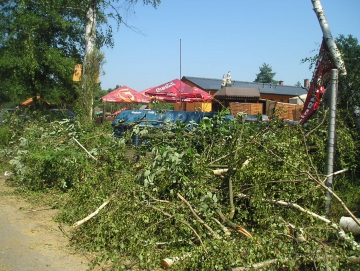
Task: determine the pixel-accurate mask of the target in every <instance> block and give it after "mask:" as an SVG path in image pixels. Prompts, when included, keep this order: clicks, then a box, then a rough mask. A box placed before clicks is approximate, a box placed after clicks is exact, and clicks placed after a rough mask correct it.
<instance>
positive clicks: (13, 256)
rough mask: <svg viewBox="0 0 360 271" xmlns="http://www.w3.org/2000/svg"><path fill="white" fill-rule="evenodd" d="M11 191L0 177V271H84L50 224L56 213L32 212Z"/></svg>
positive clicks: (79, 259)
mask: <svg viewBox="0 0 360 271" xmlns="http://www.w3.org/2000/svg"><path fill="white" fill-rule="evenodd" d="M11 191H12V189H11V188H10V187H7V186H6V185H5V178H4V177H0V271H32V270H34V271H35V270H36V271H43V270H51V271H58V270H59V271H60V270H61V271H64V270H71V271H85V270H87V268H88V262H89V260H88V259H87V258H86V257H85V256H84V255H81V254H77V253H74V251H72V249H71V248H69V247H67V245H68V240H67V238H66V237H65V236H64V234H63V233H62V232H61V231H60V230H59V228H58V224H57V223H55V222H54V221H53V216H54V215H55V213H56V210H51V209H50V210H49V209H46V208H45V209H44V208H43V209H40V210H35V209H34V208H36V207H35V206H31V205H30V204H29V203H27V202H26V201H24V200H23V199H21V198H18V197H16V196H13V195H11Z"/></svg>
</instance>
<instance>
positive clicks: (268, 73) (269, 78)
mask: <svg viewBox="0 0 360 271" xmlns="http://www.w3.org/2000/svg"><path fill="white" fill-rule="evenodd" d="M259 69H260V73H257V74H256V78H255V81H254V82H257V83H271V84H277V83H278V81H276V80H274V79H273V78H274V76H275V74H276V73H275V72H272V68H271V67H270V66H269V64H266V63H264V64H263V65H262V66H261V67H259Z"/></svg>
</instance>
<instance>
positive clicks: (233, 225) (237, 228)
mask: <svg viewBox="0 0 360 271" xmlns="http://www.w3.org/2000/svg"><path fill="white" fill-rule="evenodd" d="M216 212H217V213H218V215H219V216H220V217H221V220H222V221H224V223H225V224H226V225H228V226H229V227H231V228H233V229H235V230H236V231H237V232H239V233H241V234H243V235H245V236H246V237H252V235H251V233H249V232H248V231H247V230H246V229H245V228H244V227H242V226H239V225H236V224H235V223H233V222H231V221H230V220H229V219H227V218H226V217H225V216H224V214H223V213H222V212H221V211H220V210H219V209H217V210H216Z"/></svg>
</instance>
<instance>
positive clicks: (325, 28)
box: [311, 0, 346, 76]
mask: <svg viewBox="0 0 360 271" xmlns="http://www.w3.org/2000/svg"><path fill="white" fill-rule="evenodd" d="M311 2H312V4H313V8H314V11H315V13H316V16H317V18H318V20H319V23H320V27H321V30H322V32H323V37H324V38H325V41H326V45H327V47H328V48H329V51H330V54H331V57H332V58H333V59H334V61H335V65H336V67H337V68H338V69H339V71H340V74H341V75H344V76H345V75H346V68H345V64H344V61H343V59H342V58H341V54H340V51H339V49H338V48H337V46H336V43H335V41H334V39H333V37H332V35H331V32H330V27H329V24H328V22H327V20H326V17H325V13H324V10H323V8H322V6H321V3H320V0H311Z"/></svg>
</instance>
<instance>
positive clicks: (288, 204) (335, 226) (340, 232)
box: [239, 194, 360, 248]
mask: <svg viewBox="0 0 360 271" xmlns="http://www.w3.org/2000/svg"><path fill="white" fill-rule="evenodd" d="M239 196H240V197H242V198H244V197H248V196H247V195H245V194H239ZM262 201H264V202H268V203H273V204H278V205H282V206H287V207H293V208H295V209H297V210H299V211H301V212H303V213H305V214H308V215H310V216H312V217H314V218H316V219H318V220H321V221H323V222H325V223H326V224H328V225H329V226H330V227H331V228H333V229H335V230H337V231H338V235H339V237H340V238H341V239H342V240H344V241H347V242H350V243H352V245H353V246H354V247H355V248H360V245H359V244H358V243H357V242H355V241H352V240H351V238H350V237H348V236H346V233H345V231H343V230H342V229H341V228H340V227H339V226H338V225H337V224H335V223H334V222H332V221H331V220H329V219H327V218H325V217H323V216H320V215H318V214H316V213H314V212H311V211H309V210H307V209H305V208H303V207H301V206H300V205H298V204H296V203H292V202H286V201H282V200H267V199H262Z"/></svg>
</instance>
